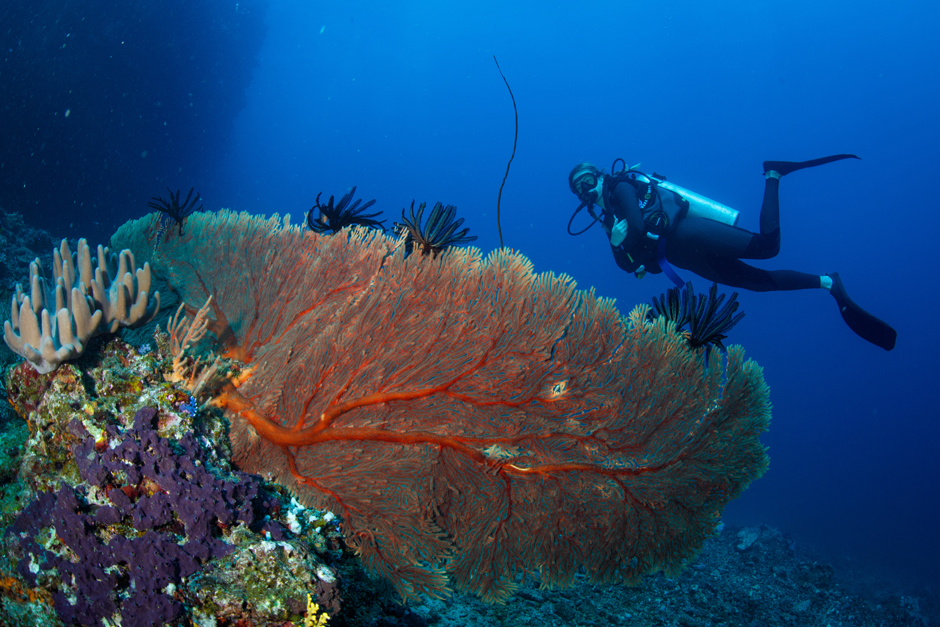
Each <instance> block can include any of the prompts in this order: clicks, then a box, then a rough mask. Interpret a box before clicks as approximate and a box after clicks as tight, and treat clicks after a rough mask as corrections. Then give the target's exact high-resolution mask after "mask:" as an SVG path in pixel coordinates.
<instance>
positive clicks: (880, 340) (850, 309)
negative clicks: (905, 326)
mask: <svg viewBox="0 0 940 627" xmlns="http://www.w3.org/2000/svg"><path fill="white" fill-rule="evenodd" d="M829 277H830V278H831V279H832V287H831V288H830V289H829V293H830V294H832V296H833V298H835V299H836V303H838V305H839V313H841V314H842V319H843V320H845V323H846V324H847V325H849V328H850V329H852V330H853V331H855V333H856V334H857V335H859V336H860V337H861V338H862V339H864V340H867V341H869V342H871V343H872V344H874V345H875V346H880V347H881V348H883V349H885V350H886V351H889V350H891V349H892V348H894V343H895V341H897V339H898V332H897V331H895V330H894V329H892V328H891V327H890V326H889V325H888V323H886V322H884V321H883V320H879V319H878V318H876V317H874V316H873V315H871V314H870V313H868V312H867V311H865V310H864V309H862V308H861V307H859V306H858V305H856V304H855V302H854V301H853V300H852V299H851V298H849V295H848V294H846V292H845V286H844V285H842V279H841V278H839V273H838V272H832V273H830V274H829Z"/></svg>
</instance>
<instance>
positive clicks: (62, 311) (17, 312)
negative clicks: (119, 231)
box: [3, 239, 160, 374]
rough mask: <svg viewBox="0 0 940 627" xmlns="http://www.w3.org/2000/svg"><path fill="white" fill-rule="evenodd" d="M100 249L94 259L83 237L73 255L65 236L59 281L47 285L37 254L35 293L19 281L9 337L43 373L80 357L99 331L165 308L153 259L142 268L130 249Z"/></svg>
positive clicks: (58, 254)
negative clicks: (155, 286)
mask: <svg viewBox="0 0 940 627" xmlns="http://www.w3.org/2000/svg"><path fill="white" fill-rule="evenodd" d="M97 252H98V255H97V259H94V260H93V259H92V256H91V251H90V249H89V248H88V243H87V242H86V241H85V240H84V239H80V240H78V251H77V253H76V254H75V255H73V254H72V251H71V250H70V249H69V245H68V242H67V241H66V240H64V239H63V240H62V243H61V244H60V245H59V248H58V249H56V250H55V251H54V262H53V273H54V284H53V285H52V286H49V285H47V283H46V279H45V277H44V276H43V274H42V270H41V269H40V267H39V260H38V259H37V260H36V261H33V262H32V263H31V264H30V265H29V294H25V293H24V292H23V290H22V288H21V287H20V285H19V284H17V286H16V293H15V294H14V295H13V298H12V302H11V306H10V309H11V312H10V320H8V321H7V322H5V323H4V325H3V340H4V341H5V342H6V344H7V346H9V347H10V350H12V351H13V352H14V353H16V354H17V355H20V356H21V357H23V358H24V359H26V361H28V362H29V363H30V364H32V366H33V368H35V369H36V371H37V372H39V373H40V374H46V373H49V372H52V371H53V370H55V369H56V368H58V367H59V364H61V363H62V362H64V361H68V360H71V359H75V358H77V357H78V356H79V355H81V354H82V352H84V350H85V347H86V346H87V344H88V340H90V339H91V338H92V337H94V336H95V335H99V334H102V333H114V332H115V331H117V330H118V329H119V328H120V327H129V326H133V325H136V324H140V323H143V322H147V321H149V320H151V319H152V318H153V317H154V316H155V315H156V313H157V311H159V309H160V293H159V292H155V293H154V295H153V301H151V300H150V294H149V292H150V279H151V277H150V265H149V264H147V263H145V264H144V267H143V268H137V266H136V264H135V262H134V255H133V253H131V251H129V250H122V251H121V252H120V253H119V254H118V255H114V254H112V253H111V252H110V250H109V249H108V248H103V247H101V246H98V251H97ZM76 269H77V272H76Z"/></svg>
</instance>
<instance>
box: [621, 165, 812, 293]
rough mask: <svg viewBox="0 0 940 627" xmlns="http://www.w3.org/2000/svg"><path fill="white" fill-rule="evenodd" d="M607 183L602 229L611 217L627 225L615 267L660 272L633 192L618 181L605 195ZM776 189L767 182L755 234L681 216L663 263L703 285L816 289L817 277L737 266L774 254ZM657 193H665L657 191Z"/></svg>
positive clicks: (773, 182) (627, 184) (776, 240)
mask: <svg viewBox="0 0 940 627" xmlns="http://www.w3.org/2000/svg"><path fill="white" fill-rule="evenodd" d="M612 182H613V180H612V179H611V178H610V177H607V178H606V179H605V181H604V184H605V189H604V200H605V203H606V206H607V207H608V208H609V209H610V210H609V211H605V212H604V225H605V226H606V227H607V232H608V233H609V232H610V229H611V228H612V227H613V225H614V217H615V216H616V218H617V219H618V220H623V219H626V220H627V224H628V229H627V237H626V239H624V241H623V243H622V244H620V246H612V247H611V248H612V250H613V253H614V259H616V261H617V265H618V266H620V267H621V268H622V269H624V270H626V271H627V272H634V271H636V270H637V269H638V268H639V266H641V265H643V266H645V267H646V269H647V270H648V271H650V272H653V273H658V272H661V269H660V268H659V264H658V263H657V262H656V242H655V241H654V240H650V239H649V238H647V236H646V232H647V228H646V225H645V224H644V221H643V213H642V211H641V210H640V205H639V201H638V199H637V190H636V188H635V187H634V186H633V184H631V183H630V182H625V181H624V182H620V183H617V184H615V185H614V187H613V188H612V189H606V186H607V185H608V184H609V183H612ZM779 188H780V181H779V179H775V178H768V179H767V182H766V186H765V187H764V203H763V205H762V206H761V214H760V233H751V232H750V231H746V230H744V229H741V228H738V227H736V226H730V225H728V224H724V223H722V222H716V221H714V220H708V219H706V218H699V217H694V216H693V217H690V216H688V215H686V214H685V211H683V212H682V213H680V214H679V217H678V219H677V220H676V224H675V227H673V229H672V230H671V231H669V232H668V233H667V234H666V235H665V236H664V237H665V238H666V260H667V261H668V262H669V263H670V264H672V265H674V266H676V267H678V268H683V269H685V270H689V271H691V272H694V273H695V274H697V275H699V276H700V277H702V278H704V279H707V280H709V281H717V282H718V283H721V284H722V285H727V286H729V287H739V288H743V289H746V290H752V291H755V292H769V291H774V290H805V289H810V288H818V287H820V284H819V275H818V274H807V273H805V272H796V271H795V270H761V269H760V268H755V267H754V266H749V265H748V264H746V263H744V262H743V261H741V259H770V258H771V257H775V256H776V255H777V253H778V252H780V202H779V198H778V190H779ZM657 193H659V194H668V193H671V192H668V191H666V190H662V189H660V190H657Z"/></svg>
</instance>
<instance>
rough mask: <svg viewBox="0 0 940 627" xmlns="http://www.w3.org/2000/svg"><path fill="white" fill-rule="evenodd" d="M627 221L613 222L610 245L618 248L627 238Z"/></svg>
mask: <svg viewBox="0 0 940 627" xmlns="http://www.w3.org/2000/svg"><path fill="white" fill-rule="evenodd" d="M627 226H628V225H627V221H626V220H617V221H616V222H614V228H612V229H610V245H611V246H615V247H616V246H620V244H622V243H623V240H625V239H626V238H627Z"/></svg>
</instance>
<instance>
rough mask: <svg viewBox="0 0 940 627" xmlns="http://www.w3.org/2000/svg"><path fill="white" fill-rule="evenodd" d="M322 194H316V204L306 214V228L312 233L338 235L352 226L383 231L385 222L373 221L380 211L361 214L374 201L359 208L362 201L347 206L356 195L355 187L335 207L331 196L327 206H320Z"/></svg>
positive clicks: (373, 200)
mask: <svg viewBox="0 0 940 627" xmlns="http://www.w3.org/2000/svg"><path fill="white" fill-rule="evenodd" d="M322 193H323V192H320V193H319V194H317V199H316V201H315V202H316V204H315V205H314V206H313V207H311V208H310V211H309V212H307V226H309V227H310V228H311V229H312V230H313V231H315V232H317V233H331V234H335V233H339V232H340V231H341V230H342V229H343V228H345V227H347V226H353V225H359V226H365V227H368V228H370V229H381V230H383V231H384V230H385V227H384V226H383V225H382V223H383V222H385V220H375V219H373V218H375V217H376V216H378V215H380V214H381V213H382V212H381V211H377V212H375V213H363V211H365V210H366V209H368V208H369V207H371V206H372V205H374V204H375V199H372V200H370V201H369V202H367V203H366V204H364V205H362V206H361V207H360V206H359V203H361V202H362V200H356V202H354V203H352V204H351V205H350V204H349V202H350V201H351V200H352V197H353V195H354V194H355V193H356V188H355V186H353V188H352V189H351V190H349V192H348V193H347V194H346V195H345V196H343V197H342V198H340V199H339V202H338V203H336V206H333V196H330V201H329V202H328V203H327V204H325V205H321V204H320V196H321V195H322ZM314 213H316V215H314Z"/></svg>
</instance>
